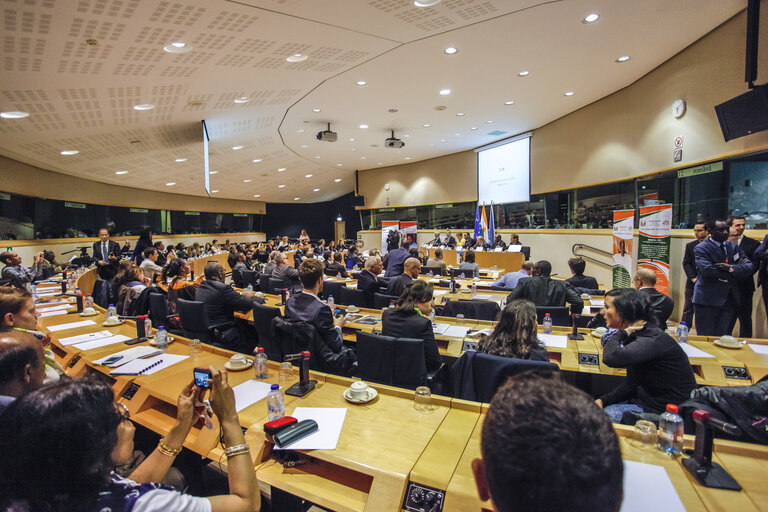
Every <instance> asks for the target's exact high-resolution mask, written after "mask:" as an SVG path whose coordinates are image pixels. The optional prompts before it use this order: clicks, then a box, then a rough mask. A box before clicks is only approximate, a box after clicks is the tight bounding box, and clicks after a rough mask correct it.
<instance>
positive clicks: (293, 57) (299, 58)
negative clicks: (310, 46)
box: [285, 53, 307, 62]
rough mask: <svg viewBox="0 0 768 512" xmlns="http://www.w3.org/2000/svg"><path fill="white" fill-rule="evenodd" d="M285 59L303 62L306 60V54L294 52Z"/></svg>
mask: <svg viewBox="0 0 768 512" xmlns="http://www.w3.org/2000/svg"><path fill="white" fill-rule="evenodd" d="M285 60H287V61H288V62H304V61H305V60H307V56H306V55H304V54H303V53H294V54H293V55H291V56H290V57H287V58H286V59H285Z"/></svg>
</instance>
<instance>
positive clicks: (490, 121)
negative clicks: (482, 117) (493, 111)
mask: <svg viewBox="0 0 768 512" xmlns="http://www.w3.org/2000/svg"><path fill="white" fill-rule="evenodd" d="M491 123H493V119H489V120H487V121H486V122H485V124H491Z"/></svg>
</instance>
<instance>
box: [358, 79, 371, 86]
mask: <svg viewBox="0 0 768 512" xmlns="http://www.w3.org/2000/svg"><path fill="white" fill-rule="evenodd" d="M356 83H357V85H358V86H360V87H365V86H366V85H368V82H366V81H365V80H358V81H357V82H356Z"/></svg>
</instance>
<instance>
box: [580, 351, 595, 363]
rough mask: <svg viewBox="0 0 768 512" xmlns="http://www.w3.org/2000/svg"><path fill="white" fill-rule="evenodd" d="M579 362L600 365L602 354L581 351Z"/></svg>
mask: <svg viewBox="0 0 768 512" xmlns="http://www.w3.org/2000/svg"><path fill="white" fill-rule="evenodd" d="M579 364H583V365H587V366H600V356H598V355H597V354H582V353H581V352H579Z"/></svg>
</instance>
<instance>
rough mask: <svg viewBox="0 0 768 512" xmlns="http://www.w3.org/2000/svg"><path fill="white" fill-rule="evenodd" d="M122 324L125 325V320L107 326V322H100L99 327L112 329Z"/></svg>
mask: <svg viewBox="0 0 768 512" xmlns="http://www.w3.org/2000/svg"><path fill="white" fill-rule="evenodd" d="M124 323H125V320H120V321H119V322H115V323H113V324H108V323H107V322H102V324H101V325H103V326H104V327H114V326H116V325H120V324H124Z"/></svg>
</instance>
